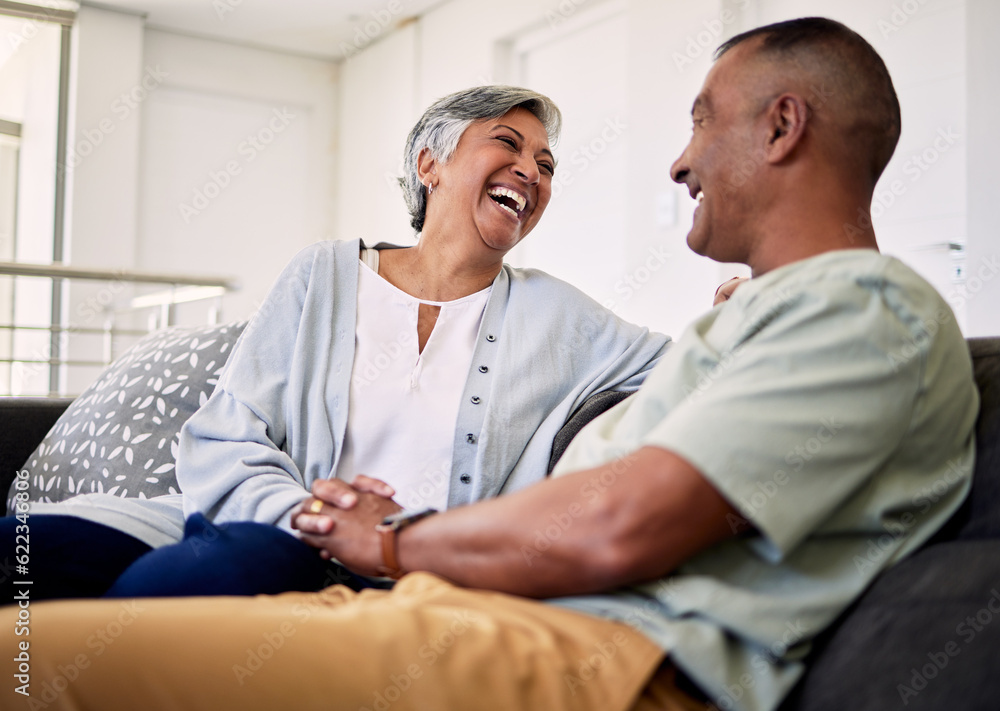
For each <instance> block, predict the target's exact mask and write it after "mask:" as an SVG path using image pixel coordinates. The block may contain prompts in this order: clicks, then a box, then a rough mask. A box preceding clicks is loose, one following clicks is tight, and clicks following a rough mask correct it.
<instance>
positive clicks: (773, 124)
mask: <svg viewBox="0 0 1000 711" xmlns="http://www.w3.org/2000/svg"><path fill="white" fill-rule="evenodd" d="M809 115H810V114H809V106H808V104H806V101H805V99H804V98H803V97H801V96H799V95H798V94H782V95H781V96H779V97H778V98H777V99H775V100H774V101H773V102H771V106H770V108H769V109H768V111H767V127H768V140H767V149H766V150H767V160H768V162H770V163H780V162H781V161H783V160H784V159H785V158H787V157H788V156H789V155H790V154H791V153H792V151H794V150H795V147H796V146H797V145H798V144H799V141H801V140H802V137H803V136H804V135H805V131H806V124H807V123H808V121H809Z"/></svg>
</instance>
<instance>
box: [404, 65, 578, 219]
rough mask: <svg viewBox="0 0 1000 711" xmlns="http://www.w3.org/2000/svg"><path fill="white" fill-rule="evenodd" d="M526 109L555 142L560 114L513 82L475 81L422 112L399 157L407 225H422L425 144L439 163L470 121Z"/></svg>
mask: <svg viewBox="0 0 1000 711" xmlns="http://www.w3.org/2000/svg"><path fill="white" fill-rule="evenodd" d="M518 107H520V108H523V109H525V110H526V111H530V112H531V113H532V114H534V116H535V117H536V118H537V119H538V120H539V121H541V122H542V126H544V127H545V133H547V134H548V137H549V144H550V145H553V146H554V145H555V144H556V142H557V141H558V140H559V131H560V129H561V128H562V114H561V113H560V112H559V107H557V106H556V105H555V104H554V103H553V102H552V99H550V98H549V97H547V96H544V95H542V94H539V93H538V92H535V91H531V90H530V89H522V88H521V87H517V86H503V85H491V86H477V87H473V88H471V89H465V90H463V91H457V92H455V93H454V94H449V95H448V96H445V97H444V98H441V99H438V100H437V101H435V102H434V103H433V104H431V105H430V107H429V108H428V109H427V110H426V111H425V112H424V115H423V116H421V117H420V120H419V121H417V125H416V126H414V127H413V129H412V130H411V131H410V135H409V136H408V137H407V139H406V153H405V155H404V156H403V171H404V172H403V177H402V178H400V179H399V184H400V185H401V186H402V187H403V198H404V199H405V200H406V207H407V209H408V210H409V212H410V226H411V227H413V229H414V230H415V231H416V232H420V231H421V230H423V228H424V219H425V218H426V216H427V194H426V192H425V191H426V188H425V187H424V185H423V183H421V182H420V176H419V174H418V173H417V165H418V158H419V157H420V151H422V150H423V149H424V148H428V149H430V152H431V155H432V156H433V157H434V159H435V160H437V161H439V162H441V163H447V162H448V160H449V159H450V158H451V156H452V154H453V153H454V152H455V148H457V147H458V141H459V139H461V138H462V134H463V133H465V130H466V129H467V128H468V127H469V125H470V124H472V123H473V122H474V121H481V120H484V119H498V118H500V117H501V116H503V115H504V114H506V113H507V112H508V111H510V110H511V109H514V108H518Z"/></svg>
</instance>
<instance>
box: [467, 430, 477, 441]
mask: <svg viewBox="0 0 1000 711" xmlns="http://www.w3.org/2000/svg"><path fill="white" fill-rule="evenodd" d="M465 441H466V442H468V443H469V444H475V443H476V435H474V434H472V433H471V432H470V433H469V434H467V435H465Z"/></svg>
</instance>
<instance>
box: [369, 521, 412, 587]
mask: <svg viewBox="0 0 1000 711" xmlns="http://www.w3.org/2000/svg"><path fill="white" fill-rule="evenodd" d="M375 530H376V531H378V533H379V536H381V537H382V565H381V566H380V567H379V569H378V573H379V575H384V576H385V577H387V578H392V579H393V580H399V579H400V578H401V577H403V573H405V572H406V571H404V570H403V567H402V566H401V565H400V564H399V559H398V558H397V557H396V527H395V526H393V525H391V524H388V525H387V524H384V523H380V524H378V525H377V526H375Z"/></svg>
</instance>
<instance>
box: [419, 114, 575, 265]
mask: <svg viewBox="0 0 1000 711" xmlns="http://www.w3.org/2000/svg"><path fill="white" fill-rule="evenodd" d="M434 170H435V171H436V175H431V179H432V180H431V182H432V183H434V184H435V189H434V192H433V193H432V194H431V195H430V199H429V200H428V208H427V209H428V219H429V220H430V219H431V217H432V215H433V217H434V218H436V220H435V221H436V222H437V223H438V224H443V225H446V227H445V229H446V230H447V229H458V230H461V231H463V232H468V233H471V234H475V235H478V238H479V239H481V240H482V242H483V243H484V244H485V245H486V246H487V247H489V248H490V249H494V250H499V251H501V252H507V251H508V250H509V249H511V248H512V247H513V246H514V245H516V244H517V243H518V242H520V241H521V240H522V239H523V238H524V237H525V235H527V234H528V233H529V232H531V230H532V229H533V228H534V226H535V225H536V224H537V223H538V220H539V219H540V218H541V217H542V213H543V212H545V207H546V206H547V205H548V204H549V198H550V197H551V195H552V176H553V173H554V172H555V159H554V157H553V155H552V151H551V150H550V149H549V139H548V135H547V134H546V133H545V128H544V126H542V122H541V121H539V120H538V119H537V118H536V117H535V116H534V114H532V113H531V112H530V111H526V110H523V109H517V108H515V109H512V110H511V111H509V112H507V113H506V114H504V115H503V116H501V117H500V118H499V119H486V120H483V121H476V122H474V123H472V124H471V125H470V126H469V127H468V128H467V129H466V131H465V133H463V134H462V138H461V139H460V140H459V142H458V146H457V147H456V149H455V152H454V153H453V154H452V156H451V159H450V160H449V161H448V162H447V163H444V164H440V163H439V164H436V165H435V166H434Z"/></svg>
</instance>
